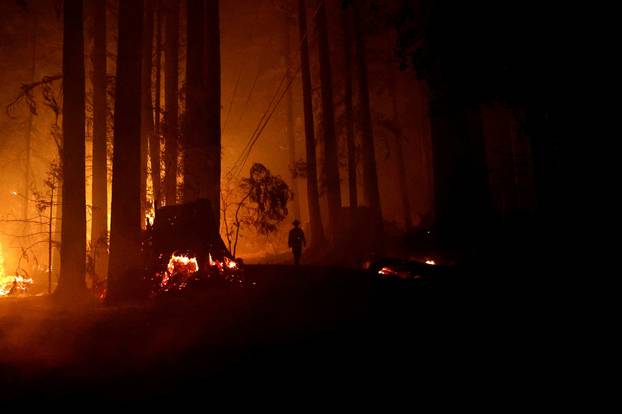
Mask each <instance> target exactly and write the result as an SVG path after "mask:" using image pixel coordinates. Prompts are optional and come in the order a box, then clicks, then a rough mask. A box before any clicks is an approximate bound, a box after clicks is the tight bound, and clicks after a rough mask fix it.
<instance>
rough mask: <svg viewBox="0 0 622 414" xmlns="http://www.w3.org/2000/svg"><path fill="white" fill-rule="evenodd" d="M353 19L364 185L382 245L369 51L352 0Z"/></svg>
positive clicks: (379, 241)
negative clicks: (368, 77)
mask: <svg viewBox="0 0 622 414" xmlns="http://www.w3.org/2000/svg"><path fill="white" fill-rule="evenodd" d="M352 8H353V18H354V19H353V20H354V44H355V49H356V62H357V78H358V86H359V94H358V99H359V111H360V116H361V120H360V121H361V132H362V137H361V138H362V142H361V150H362V153H363V185H364V188H365V194H366V196H367V200H368V202H369V207H370V209H371V212H372V214H373V217H374V221H375V223H374V230H375V235H374V239H375V240H377V241H378V243H379V246H378V247H381V246H380V244H381V243H382V239H383V237H384V235H383V233H384V230H383V222H382V210H381V206H380V191H379V189H378V173H377V171H376V153H375V149H374V135H373V131H372V121H371V109H370V105H369V82H368V80H367V52H366V46H365V34H364V32H363V22H362V13H361V7H360V4H359V2H358V1H353V2H352Z"/></svg>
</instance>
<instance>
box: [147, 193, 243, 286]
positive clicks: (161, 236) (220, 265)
mask: <svg viewBox="0 0 622 414" xmlns="http://www.w3.org/2000/svg"><path fill="white" fill-rule="evenodd" d="M146 244H147V245H146V249H147V250H148V251H149V256H151V258H152V259H151V260H150V263H149V264H148V266H147V269H146V271H147V279H148V281H149V284H150V286H151V293H152V295H158V294H162V293H165V292H173V291H180V290H183V289H186V288H187V287H189V286H191V285H197V284H203V283H205V282H210V283H211V282H224V283H225V284H226V285H228V286H246V284H245V283H244V277H243V273H244V272H243V269H242V266H241V260H240V259H234V258H233V257H232V256H231V253H230V252H229V251H228V250H227V248H226V246H225V244H224V243H223V241H222V239H221V238H220V234H219V233H218V226H217V224H216V223H215V220H214V219H213V215H212V210H211V206H210V204H209V202H207V200H198V201H195V202H193V203H187V204H183V205H175V206H167V207H162V208H159V209H157V211H156V214H155V220H154V222H153V226H152V227H151V228H150V229H148V236H147V243H146Z"/></svg>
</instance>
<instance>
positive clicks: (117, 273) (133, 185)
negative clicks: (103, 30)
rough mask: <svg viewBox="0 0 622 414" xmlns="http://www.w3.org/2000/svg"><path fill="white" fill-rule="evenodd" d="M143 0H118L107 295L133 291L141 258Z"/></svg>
mask: <svg viewBox="0 0 622 414" xmlns="http://www.w3.org/2000/svg"><path fill="white" fill-rule="evenodd" d="M142 24H143V4H142V1H121V2H119V46H118V49H117V50H118V51H117V83H116V88H115V89H116V94H115V112H114V153H113V164H112V223H111V228H110V264H109V267H108V299H109V300H110V301H118V300H124V299H128V298H130V297H132V295H134V294H136V289H137V288H138V287H139V283H140V277H141V271H140V270H141V260H140V256H141V255H140V234H141V222H142V218H141V214H140V213H141V211H140V178H141V171H140V141H141V137H140V132H141V116H140V114H141V93H140V92H141V81H140V78H141V59H142V53H141V50H142V48H141V46H142V32H143V30H142V29H143V28H142Z"/></svg>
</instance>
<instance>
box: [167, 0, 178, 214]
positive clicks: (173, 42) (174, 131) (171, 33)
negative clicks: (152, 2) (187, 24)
mask: <svg viewBox="0 0 622 414" xmlns="http://www.w3.org/2000/svg"><path fill="white" fill-rule="evenodd" d="M165 6H166V7H165V25H166V32H165V37H166V39H165V42H164V59H165V61H164V65H165V66H164V77H165V79H164V89H165V90H164V102H165V105H166V111H165V116H164V121H165V122H164V123H165V138H164V139H165V141H164V146H165V150H164V152H165V155H164V162H165V164H164V169H165V179H164V187H165V189H164V192H165V195H166V204H167V205H173V204H175V203H176V202H177V146H178V139H179V127H178V120H179V0H167V1H166V3H165Z"/></svg>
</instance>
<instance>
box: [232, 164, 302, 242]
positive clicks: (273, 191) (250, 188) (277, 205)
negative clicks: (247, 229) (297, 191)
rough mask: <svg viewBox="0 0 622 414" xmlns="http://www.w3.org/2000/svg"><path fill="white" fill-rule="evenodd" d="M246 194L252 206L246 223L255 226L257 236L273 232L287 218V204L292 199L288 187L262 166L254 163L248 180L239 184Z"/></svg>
mask: <svg viewBox="0 0 622 414" xmlns="http://www.w3.org/2000/svg"><path fill="white" fill-rule="evenodd" d="M240 187H241V188H242V190H243V191H244V192H245V193H246V194H248V200H249V201H250V202H251V204H252V206H251V208H250V209H249V210H250V211H249V212H250V214H249V216H248V218H247V220H248V222H249V223H250V224H252V225H253V226H255V228H256V229H257V232H258V233H259V234H269V233H272V232H274V231H275V230H276V229H277V227H278V225H279V224H280V223H281V222H283V220H285V218H286V217H287V202H288V201H289V200H290V199H291V198H292V192H291V190H290V189H289V186H288V185H287V183H286V182H285V181H283V179H282V178H281V177H279V176H276V175H272V173H271V172H270V170H269V169H268V168H266V167H265V166H264V165H263V164H259V163H255V164H253V166H252V167H251V169H250V174H249V177H248V178H243V179H242V183H241V184H240Z"/></svg>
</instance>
